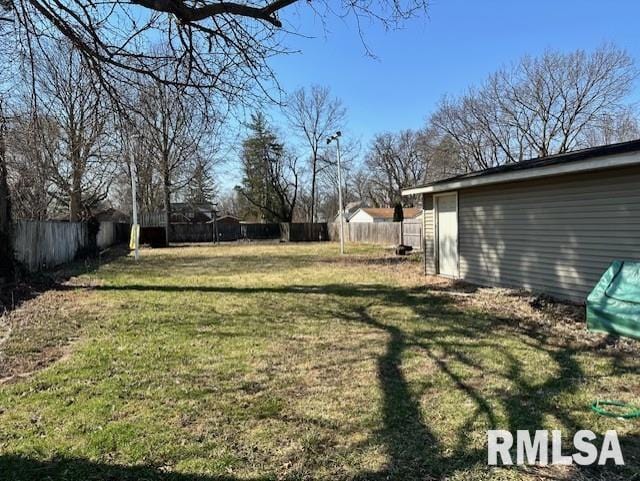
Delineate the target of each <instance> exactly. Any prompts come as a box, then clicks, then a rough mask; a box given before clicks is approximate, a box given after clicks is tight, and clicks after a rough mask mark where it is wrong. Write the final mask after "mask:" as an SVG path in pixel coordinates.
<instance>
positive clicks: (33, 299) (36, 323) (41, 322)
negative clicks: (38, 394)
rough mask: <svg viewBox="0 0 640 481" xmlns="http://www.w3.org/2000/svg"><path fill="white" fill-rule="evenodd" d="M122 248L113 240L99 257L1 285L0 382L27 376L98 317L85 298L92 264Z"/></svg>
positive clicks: (92, 280)
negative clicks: (110, 246)
mask: <svg viewBox="0 0 640 481" xmlns="http://www.w3.org/2000/svg"><path fill="white" fill-rule="evenodd" d="M126 252H127V250H126V249H125V248H123V247H122V246H117V247H115V248H112V249H109V250H107V251H106V252H105V253H103V255H101V256H100V257H96V258H89V259H83V260H79V261H76V262H73V263H70V264H68V265H66V266H63V267H61V268H60V269H58V270H55V271H50V272H44V273H36V274H33V275H31V276H30V277H27V276H23V279H22V281H21V282H19V283H17V284H15V285H13V286H5V287H4V288H3V291H2V295H1V296H0V297H1V303H0V311H1V312H3V314H2V315H1V316H0V384H3V383H7V382H12V381H15V380H17V379H20V378H24V377H26V376H29V375H30V374H32V373H34V372H36V371H38V370H40V369H43V368H45V367H47V366H49V365H51V364H52V363H53V362H55V361H57V360H59V359H60V358H62V357H64V356H65V355H66V354H67V353H68V351H69V345H70V343H71V342H73V341H74V340H76V339H78V338H79V336H80V335H81V333H82V329H83V327H84V325H85V324H86V323H87V322H90V321H92V320H94V319H96V318H98V317H99V316H98V312H100V309H99V308H98V307H96V306H95V305H93V304H92V302H90V301H91V293H90V291H91V290H92V288H93V287H95V286H96V285H98V284H99V282H100V281H99V280H98V279H97V277H96V271H97V269H99V268H100V266H101V265H103V264H105V263H108V262H111V261H113V260H115V259H117V258H118V257H121V256H123V255H125V254H126ZM80 276H81V277H80ZM104 307H105V306H102V310H104Z"/></svg>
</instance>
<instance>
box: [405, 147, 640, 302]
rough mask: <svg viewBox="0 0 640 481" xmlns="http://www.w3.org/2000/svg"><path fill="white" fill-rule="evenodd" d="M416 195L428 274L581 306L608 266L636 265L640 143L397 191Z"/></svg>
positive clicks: (638, 256)
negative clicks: (421, 214) (627, 261)
mask: <svg viewBox="0 0 640 481" xmlns="http://www.w3.org/2000/svg"><path fill="white" fill-rule="evenodd" d="M415 194H422V196H423V206H424V233H425V251H426V252H425V255H426V259H425V261H426V262H425V266H426V272H427V273H429V274H441V275H444V276H449V277H453V278H459V279H463V280H465V281H469V282H473V283H476V284H484V285H492V286H505V287H523V288H526V289H529V290H532V291H537V292H545V293H548V294H551V295H553V296H555V297H559V298H565V299H570V300H573V301H583V300H584V298H585V296H586V295H587V294H588V293H589V291H590V290H591V289H592V287H593V286H594V285H595V284H596V283H597V281H598V279H599V278H600V276H601V274H602V273H603V272H604V271H605V270H606V269H607V266H608V265H609V263H610V262H611V261H613V260H614V259H623V260H624V259H635V260H640V140H635V141H631V142H624V143H620V144H611V145H605V146H602V147H595V148H591V149H584V150H579V151H575V152H570V153H566V154H561V155H554V156H549V157H544V158H538V159H532V160H528V161H524V162H519V163H516V164H508V165H505V166H501V167H495V168H492V169H487V170H484V171H480V172H474V173H469V174H463V175H459V176H457V177H452V178H449V179H445V180H441V181H437V182H431V183H428V184H425V185H421V186H416V187H412V188H408V189H405V190H403V195H415Z"/></svg>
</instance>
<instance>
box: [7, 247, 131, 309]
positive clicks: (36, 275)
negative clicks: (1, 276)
mask: <svg viewBox="0 0 640 481" xmlns="http://www.w3.org/2000/svg"><path fill="white" fill-rule="evenodd" d="M128 253H129V249H128V247H127V246H126V245H123V244H122V245H116V246H113V247H111V248H109V249H107V250H106V251H104V253H101V254H99V255H97V256H94V257H87V258H85V259H77V260H75V261H73V262H70V263H68V264H63V265H61V266H58V267H56V268H53V269H49V270H45V271H41V272H32V273H28V272H26V271H23V272H22V273H21V275H20V279H19V281H17V282H16V283H13V284H8V285H1V284H0V314H1V313H2V312H5V311H6V312H8V311H12V310H13V309H16V308H18V307H20V306H21V305H22V304H23V303H25V302H27V301H29V300H31V299H35V298H36V297H38V296H39V295H41V294H43V293H44V292H46V291H49V290H61V289H65V288H66V287H67V286H65V283H66V282H67V281H68V280H69V279H71V278H72V277H76V276H79V275H82V274H92V273H94V272H96V271H97V270H98V269H99V268H100V266H102V265H104V264H106V263H108V262H112V261H113V260H115V259H117V258H119V257H124V256H126V255H127V254H128Z"/></svg>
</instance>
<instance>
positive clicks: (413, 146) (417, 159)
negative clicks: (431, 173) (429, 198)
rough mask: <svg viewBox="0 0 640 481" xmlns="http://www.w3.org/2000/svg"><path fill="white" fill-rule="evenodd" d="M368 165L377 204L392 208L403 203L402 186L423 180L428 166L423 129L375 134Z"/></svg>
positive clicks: (366, 161) (366, 163) (367, 156)
mask: <svg viewBox="0 0 640 481" xmlns="http://www.w3.org/2000/svg"><path fill="white" fill-rule="evenodd" d="M365 168H366V169H367V170H368V171H369V173H370V176H369V178H368V182H370V183H371V187H370V189H369V192H370V195H372V196H373V198H372V200H373V202H374V204H377V205H383V206H386V207H391V206H393V205H395V204H396V203H397V202H400V201H401V199H402V197H401V191H402V189H403V188H405V187H407V186H409V185H415V184H418V183H420V182H422V181H423V180H424V179H425V177H426V174H427V171H428V168H429V164H428V157H427V156H426V155H425V151H424V145H423V143H422V138H421V134H420V132H416V131H413V130H404V131H401V132H399V133H397V134H391V133H385V134H379V135H376V137H375V138H374V140H373V142H372V145H371V148H370V150H369V152H368V153H367V155H366V157H365Z"/></svg>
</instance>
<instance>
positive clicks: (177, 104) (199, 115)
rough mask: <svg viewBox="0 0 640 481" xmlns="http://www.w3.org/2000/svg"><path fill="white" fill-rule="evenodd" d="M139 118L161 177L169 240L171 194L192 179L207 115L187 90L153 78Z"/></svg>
mask: <svg viewBox="0 0 640 481" xmlns="http://www.w3.org/2000/svg"><path fill="white" fill-rule="evenodd" d="M135 121H136V123H137V131H138V133H139V134H138V135H141V136H142V139H144V141H145V142H146V144H147V146H148V148H149V150H150V152H151V153H152V158H153V159H154V161H155V168H156V170H157V172H158V175H159V177H160V179H161V184H162V203H163V207H164V216H165V225H166V241H167V243H168V242H169V236H170V232H169V231H170V229H171V195H172V194H175V193H176V192H178V191H180V190H181V189H182V188H184V186H185V185H187V184H188V183H189V182H190V180H191V175H190V174H191V173H193V169H192V164H193V162H195V161H196V159H198V158H199V156H200V155H201V153H202V151H201V149H202V146H203V142H204V139H205V136H206V131H207V117H206V115H204V112H203V110H202V109H201V105H199V104H198V103H197V102H195V101H194V99H193V98H192V97H191V96H189V95H188V92H186V91H185V90H177V89H176V88H174V87H172V86H171V85H167V84H164V83H162V82H157V81H151V82H147V85H146V86H145V87H144V88H143V89H141V91H140V94H139V97H138V102H137V115H136V120H135Z"/></svg>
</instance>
